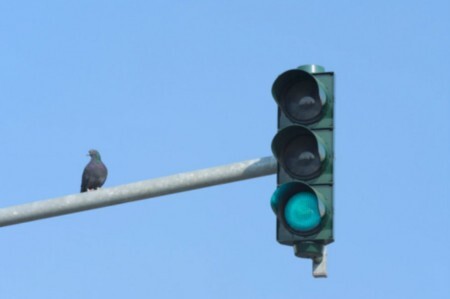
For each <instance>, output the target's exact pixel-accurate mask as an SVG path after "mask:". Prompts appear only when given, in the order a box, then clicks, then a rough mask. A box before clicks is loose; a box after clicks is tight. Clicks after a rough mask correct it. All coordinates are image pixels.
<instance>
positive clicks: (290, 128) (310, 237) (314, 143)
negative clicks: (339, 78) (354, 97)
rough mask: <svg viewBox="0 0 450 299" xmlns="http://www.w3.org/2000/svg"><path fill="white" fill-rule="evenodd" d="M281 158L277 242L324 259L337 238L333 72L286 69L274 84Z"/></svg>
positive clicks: (275, 203)
mask: <svg viewBox="0 0 450 299" xmlns="http://www.w3.org/2000/svg"><path fill="white" fill-rule="evenodd" d="M272 95H273V97H274V99H275V101H276V102H277V104H278V132H277V134H276V135H275V137H274V138H273V141H272V152H273V154H274V156H275V157H276V159H277V161H278V170H277V189H276V191H275V192H274V194H273V195H272V199H271V205H272V209H273V211H274V212H275V214H276V215H277V240H278V242H280V243H281V244H285V245H290V246H293V247H294V249H295V254H296V255H297V256H298V257H303V258H312V259H314V260H320V258H321V257H322V253H323V249H324V246H325V245H326V244H329V243H331V242H333V241H334V237H333V212H334V208H333V160H334V150H333V106H334V73H332V72H325V71H324V68H323V67H321V66H318V65H305V66H301V67H299V68H297V69H293V70H289V71H286V72H284V73H282V74H281V75H280V76H278V78H277V79H276V80H275V82H274V83H273V86H272Z"/></svg>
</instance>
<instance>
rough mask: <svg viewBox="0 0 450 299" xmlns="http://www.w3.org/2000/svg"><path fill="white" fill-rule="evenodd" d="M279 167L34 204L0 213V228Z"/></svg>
mask: <svg viewBox="0 0 450 299" xmlns="http://www.w3.org/2000/svg"><path fill="white" fill-rule="evenodd" d="M276 168H277V163H276V160H275V159H274V158H273V157H264V158H260V159H255V160H248V161H243V162H238V163H233V164H228V165H223V166H217V167H213V168H206V169H201V170H196V171H192V172H185V173H180V174H175V175H171V176H167V177H162V178H157V179H151V180H146V181H140V182H136V183H131V184H127V185H122V186H117V187H113V188H105V189H100V190H97V191H94V192H86V193H80V194H72V195H67V196H63V197H58V198H53V199H47V200H41V201H35V202H31V203H27V204H23V205H18V206H11V207H7V208H3V209H0V226H7V225H13V224H18V223H22V222H28V221H33V220H38V219H43V218H49V217H54V216H59V215H64V214H70V213H76V212H80V211H85V210H90V209H96V208H102V207H106V206H111V205H117V204H121V203H126V202H130V201H135V200H140V199H144V198H151V197H157V196H162V195H167V194H172V193H177V192H183V191H188V190H193V189H199V188H203V187H209V186H214V185H220V184H225V183H231V182H235V181H241V180H246V179H251V178H256V177H260V176H265V175H270V174H274V173H275V172H276Z"/></svg>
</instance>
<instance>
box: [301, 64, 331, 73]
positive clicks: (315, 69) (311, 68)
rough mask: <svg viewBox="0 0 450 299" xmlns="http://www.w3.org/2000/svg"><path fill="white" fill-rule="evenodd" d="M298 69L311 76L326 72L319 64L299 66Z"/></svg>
mask: <svg viewBox="0 0 450 299" xmlns="http://www.w3.org/2000/svg"><path fill="white" fill-rule="evenodd" d="M297 69H299V70H302V71H305V72H308V73H311V74H315V73H324V72H325V68H324V67H323V66H321V65H318V64H305V65H301V66H299V67H298V68H297Z"/></svg>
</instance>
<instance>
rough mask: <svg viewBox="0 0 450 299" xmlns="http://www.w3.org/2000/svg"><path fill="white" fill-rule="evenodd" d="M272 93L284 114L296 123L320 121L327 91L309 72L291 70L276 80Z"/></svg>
mask: <svg viewBox="0 0 450 299" xmlns="http://www.w3.org/2000/svg"><path fill="white" fill-rule="evenodd" d="M272 95H273V97H274V99H275V101H276V102H277V103H278V105H279V107H280V108H281V109H282V110H283V112H284V114H285V115H286V116H287V117H288V118H289V119H290V120H291V121H292V122H294V123H299V124H311V123H314V122H316V121H318V120H319V119H320V118H321V116H322V112H323V108H324V106H325V103H326V92H325V90H324V88H323V87H322V86H321V85H320V84H319V83H318V81H317V80H316V79H315V78H314V77H313V76H312V75H311V74H309V73H308V72H305V71H302V70H298V69H296V70H290V71H287V72H284V73H283V74H281V75H280V76H278V78H277V79H276V80H275V82H274V83H273V86H272Z"/></svg>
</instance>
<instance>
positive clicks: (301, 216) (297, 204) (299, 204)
mask: <svg viewBox="0 0 450 299" xmlns="http://www.w3.org/2000/svg"><path fill="white" fill-rule="evenodd" d="M284 213H285V219H286V222H287V224H288V225H289V226H290V227H291V228H293V229H294V230H297V231H310V230H312V229H314V228H315V227H317V226H318V225H319V224H320V218H321V217H320V211H319V204H318V199H317V197H316V196H315V195H314V194H313V193H310V192H300V193H297V194H295V195H294V196H292V197H291V198H290V199H289V201H288V202H287V204H286V207H285V208H284Z"/></svg>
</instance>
